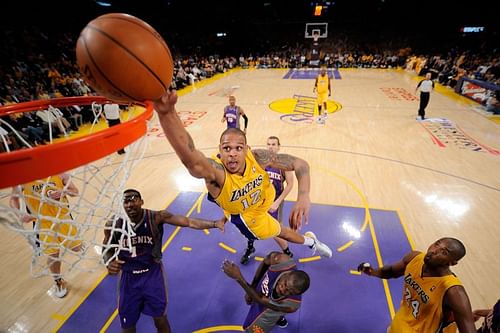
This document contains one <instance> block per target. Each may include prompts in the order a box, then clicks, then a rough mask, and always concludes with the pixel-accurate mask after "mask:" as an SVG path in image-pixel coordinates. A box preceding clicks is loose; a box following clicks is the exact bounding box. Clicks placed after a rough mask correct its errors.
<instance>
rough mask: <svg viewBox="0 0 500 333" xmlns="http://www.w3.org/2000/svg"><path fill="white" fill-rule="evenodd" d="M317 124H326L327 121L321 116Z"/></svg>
mask: <svg viewBox="0 0 500 333" xmlns="http://www.w3.org/2000/svg"><path fill="white" fill-rule="evenodd" d="M316 122H317V123H318V124H324V123H325V120H324V119H323V117H321V116H319V117H318V119H316Z"/></svg>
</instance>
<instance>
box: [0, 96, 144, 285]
mask: <svg viewBox="0 0 500 333" xmlns="http://www.w3.org/2000/svg"><path fill="white" fill-rule="evenodd" d="M90 109H91V112H92V113H91V114H92V117H90V119H89V122H88V124H87V125H83V126H81V127H80V128H79V129H78V131H75V133H69V131H66V132H62V133H60V131H57V133H58V134H59V136H61V137H62V138H64V137H68V136H69V137H70V139H71V136H72V135H79V134H82V133H79V132H81V131H82V132H84V133H91V132H93V131H99V130H102V129H103V127H104V128H106V127H107V125H106V121H105V120H104V119H103V117H102V115H101V111H102V107H101V106H100V105H99V104H97V103H93V104H92V107H91V108H90V107H89V113H90ZM124 109H125V112H124V113H125V118H127V117H128V118H131V117H133V114H134V113H137V112H139V113H140V112H141V110H140V109H143V108H141V107H137V106H128V107H127V106H125V107H124ZM51 111H52V110H50V109H49V110H48V112H51ZM44 112H47V111H44ZM2 118H3V117H2ZM2 118H0V120H2ZM123 118H124V117H123V115H122V119H123ZM49 121H50V120H49ZM0 125H1V128H3V129H4V132H3V134H2V132H0V136H1V137H2V140H0V144H2V145H3V151H5V152H3V154H8V152H9V151H10V150H12V148H13V145H12V141H13V138H17V140H16V141H17V144H18V145H19V143H20V144H21V145H22V147H21V149H22V148H26V149H30V148H31V147H32V146H33V143H32V142H31V140H29V138H28V137H27V136H26V135H24V133H23V131H22V130H20V129H19V128H17V127H14V126H8V124H6V123H4V122H1V121H0ZM63 126H64V124H63ZM85 126H86V128H83V127H85ZM82 128H83V129H82ZM49 131H51V133H48V135H47V137H48V138H49V141H48V144H54V141H53V140H54V139H53V138H54V136H55V135H53V134H54V132H53V127H52V126H51V127H50V128H49ZM5 132H7V133H8V134H6V133H5ZM146 138H147V135H144V136H142V137H141V138H140V139H138V140H137V141H135V142H133V143H132V144H130V145H128V146H127V147H125V151H126V153H124V154H118V153H112V154H110V155H108V156H106V157H104V158H101V159H99V160H97V161H94V162H91V163H89V164H86V165H83V166H81V167H78V168H76V169H74V170H68V171H66V172H64V173H61V174H58V175H54V176H50V177H46V178H44V179H39V180H35V181H31V182H29V183H26V184H20V185H17V186H14V187H12V188H4V189H1V190H0V225H2V226H4V227H7V228H9V229H11V230H14V231H15V232H17V233H19V234H21V235H22V236H24V238H25V239H26V240H27V241H28V246H30V247H31V248H32V250H33V255H32V264H31V273H32V275H33V276H36V277H38V276H44V275H50V274H52V275H59V274H54V272H53V271H51V269H49V266H53V263H54V262H60V263H61V264H62V265H61V266H62V274H64V273H67V272H69V271H71V270H73V269H80V270H84V271H92V270H95V269H96V268H98V267H100V266H101V265H102V263H103V261H102V252H103V247H102V241H103V238H104V230H105V228H106V226H105V225H106V222H107V221H110V220H113V221H114V222H113V227H112V228H111V229H112V230H111V231H112V232H114V233H118V235H120V234H121V237H118V238H123V237H125V236H126V230H131V228H128V227H129V225H127V224H128V223H130V221H129V219H128V218H127V216H126V214H125V212H124V210H123V204H122V194H123V191H124V189H125V186H126V182H127V179H128V178H129V175H130V172H131V170H133V168H134V166H135V165H136V164H137V163H139V162H140V160H141V159H142V157H143V155H144V152H145V150H146V148H147V144H148V141H147V140H146ZM36 144H39V143H36ZM45 144H47V142H45ZM15 148H16V149H20V148H19V147H15ZM61 158H64V157H61ZM56 162H57V161H56ZM118 219H123V220H124V221H125V223H123V226H122V227H120V228H115V227H114V226H115V223H116V221H117V220H118ZM113 246H114V247H119V246H120V245H113ZM113 258H114V257H113Z"/></svg>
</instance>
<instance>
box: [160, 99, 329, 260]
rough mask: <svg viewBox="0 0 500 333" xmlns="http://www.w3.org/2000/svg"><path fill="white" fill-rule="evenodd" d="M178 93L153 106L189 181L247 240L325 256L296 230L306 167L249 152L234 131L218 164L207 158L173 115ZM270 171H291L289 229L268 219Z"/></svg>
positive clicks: (223, 140)
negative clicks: (274, 240) (293, 195)
mask: <svg viewBox="0 0 500 333" xmlns="http://www.w3.org/2000/svg"><path fill="white" fill-rule="evenodd" d="M176 103H177V93H176V92H175V91H172V92H167V93H166V94H165V95H163V97H162V98H161V99H160V100H158V101H156V102H155V110H156V112H157V113H158V118H159V120H160V124H161V126H162V128H163V131H164V133H165V136H166V137H167V139H168V140H169V142H170V144H171V145H172V147H173V148H174V150H175V152H176V153H177V155H178V156H179V158H180V159H181V161H182V163H183V164H184V165H185V166H186V168H187V169H188V170H189V172H190V173H191V175H192V176H194V177H196V178H203V179H205V184H206V187H207V189H208V193H209V195H210V196H209V197H212V198H213V199H214V200H215V202H216V203H217V204H218V205H219V206H220V207H221V208H222V209H224V211H225V214H226V215H229V216H230V221H231V222H232V223H233V224H234V225H235V226H236V227H237V228H238V229H239V230H240V232H241V233H242V234H244V235H245V236H246V237H247V238H248V239H267V238H271V237H276V236H278V237H280V238H283V239H286V240H288V241H290V242H292V243H296V244H304V245H306V246H309V247H310V248H311V249H313V250H315V251H316V250H317V251H318V252H319V253H320V254H321V255H322V256H324V257H328V258H329V257H331V256H332V251H331V249H330V248H329V247H328V246H326V245H325V244H323V243H321V242H320V241H319V240H318V239H317V238H316V236H315V235H314V234H313V233H312V232H307V233H306V234H304V235H301V234H299V233H298V232H297V231H296V230H297V229H298V228H300V227H301V225H302V221H303V220H304V221H305V222H306V223H307V221H308V215H309V208H310V205H311V202H310V199H309V191H310V188H309V187H310V175H309V164H308V163H307V162H306V161H304V160H303V159H300V158H298V157H295V156H292V155H287V154H276V153H273V152H270V151H268V150H266V149H256V150H250V149H249V147H248V145H247V141H246V136H245V133H244V132H243V131H241V130H240V129H237V128H228V129H226V130H225V131H224V132H223V133H222V135H221V137H220V144H219V153H220V156H221V157H220V159H219V158H216V159H208V158H206V157H205V156H204V155H203V154H202V153H201V152H200V151H199V150H196V148H195V146H194V142H193V140H192V138H191V136H190V135H189V133H188V132H187V131H186V129H185V128H184V126H183V125H182V122H181V119H180V118H179V116H178V115H177V113H176V111H175V104H176ZM268 166H271V167H274V168H278V169H280V170H284V171H295V176H296V177H297V180H298V196H297V201H296V203H295V205H294V206H293V208H292V211H291V214H290V218H289V224H290V226H291V228H293V229H291V228H289V227H285V226H281V224H280V223H279V222H278V221H277V220H276V219H275V218H274V217H272V216H271V215H269V208H270V207H271V205H272V203H273V202H274V196H275V191H274V187H273V186H272V185H271V182H270V181H269V175H268V173H267V172H266V171H265V168H266V167H268Z"/></svg>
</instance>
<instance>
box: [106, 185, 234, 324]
mask: <svg viewBox="0 0 500 333" xmlns="http://www.w3.org/2000/svg"><path fill="white" fill-rule="evenodd" d="M143 204H144V201H143V200H142V197H141V194H140V193H139V191H137V190H134V189H128V190H125V191H124V192H123V208H124V209H125V212H126V213H127V216H128V217H129V218H130V221H131V223H132V228H133V230H127V234H129V235H130V237H121V235H120V233H119V232H112V226H113V221H112V220H110V221H108V222H107V223H106V229H104V241H103V244H104V246H105V248H106V249H107V250H104V251H103V252H104V262H105V263H107V262H108V261H109V260H110V258H111V257H112V255H113V254H114V249H116V247H113V246H111V245H113V244H115V245H116V244H120V243H121V244H120V245H121V248H123V249H122V250H120V252H119V253H118V259H116V260H112V261H111V262H110V263H109V264H108V272H109V273H110V274H117V273H119V272H120V271H121V274H120V285H119V297H118V313H119V315H120V323H121V326H122V331H123V332H135V325H136V323H137V321H138V320H139V316H140V315H141V312H142V313H144V314H145V315H148V316H151V317H153V320H154V323H155V326H156V328H157V330H158V332H165V333H166V332H170V324H169V322H168V319H167V315H166V313H167V284H166V279H165V271H164V267H163V264H162V261H161V257H162V255H161V247H162V237H163V225H164V224H170V225H174V226H179V227H189V228H192V229H199V230H201V229H210V228H219V229H220V230H224V224H225V222H226V219H225V218H223V219H220V220H218V221H207V220H202V219H194V218H187V217H184V216H181V215H173V214H171V213H170V212H168V211H166V210H163V211H152V210H149V209H144V208H142V205H143ZM122 228H125V229H126V225H125V226H124V225H123V220H122V219H118V220H117V221H116V222H115V229H122ZM129 243H130V244H129ZM129 246H131V248H132V251H131V252H129V251H128V247H129Z"/></svg>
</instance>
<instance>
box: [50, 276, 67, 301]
mask: <svg viewBox="0 0 500 333" xmlns="http://www.w3.org/2000/svg"><path fill="white" fill-rule="evenodd" d="M54 283H55V284H54V287H53V288H54V296H56V297H58V298H63V297H64V296H66V295H67V294H68V287H67V285H66V281H64V279H63V278H59V279H57V280H55V281H54Z"/></svg>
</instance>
